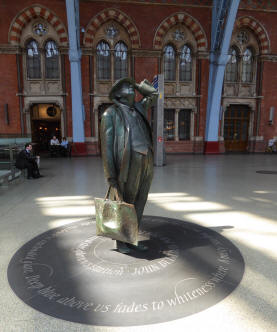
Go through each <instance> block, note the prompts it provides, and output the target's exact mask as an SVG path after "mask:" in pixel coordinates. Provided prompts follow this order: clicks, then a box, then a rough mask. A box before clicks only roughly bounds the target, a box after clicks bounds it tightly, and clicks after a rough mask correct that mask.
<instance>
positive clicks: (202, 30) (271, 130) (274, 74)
mask: <svg viewBox="0 0 277 332" xmlns="http://www.w3.org/2000/svg"><path fill="white" fill-rule="evenodd" d="M211 3H212V1H201V0H189V1H185V2H184V1H181V0H180V1H179V0H178V1H174V4H172V2H171V1H169V0H168V1H163V2H161V1H158V0H154V1H148V0H145V1H141V2H138V1H128V0H119V1H82V0H80V26H81V27H82V30H81V32H80V37H81V38H80V39H81V47H82V53H83V56H82V62H81V66H82V83H83V84H82V87H83V102H84V107H85V117H86V119H85V137H86V141H87V145H88V147H87V150H88V153H89V154H99V151H100V150H99V149H100V147H99V142H98V121H99V120H98V119H99V117H100V116H101V114H100V113H101V111H100V109H101V105H106V104H108V103H109V100H108V90H109V88H110V86H111V84H112V83H113V82H112V81H110V82H104V83H105V84H106V85H105V84H102V83H103V82H100V81H99V80H98V79H97V77H96V57H95V54H96V52H95V38H100V37H99V31H100V29H101V27H103V26H104V25H107V24H109V22H114V23H115V25H116V27H118V28H119V29H121V30H120V31H121V33H122V34H123V35H124V38H125V39H126V43H127V45H129V53H128V56H129V74H130V76H133V77H135V79H136V81H141V80H143V79H144V78H147V79H148V80H150V81H151V80H152V78H153V76H154V75H156V74H158V73H160V72H162V71H163V66H162V59H163V47H164V39H165V38H168V36H169V35H170V34H171V33H172V32H171V31H173V30H172V29H174V27H184V29H185V30H184V31H185V35H186V36H187V37H188V36H190V38H191V40H192V42H191V43H192V45H195V48H193V57H194V58H195V60H194V67H193V70H194V74H193V82H192V86H191V87H189V88H190V89H191V90H189V91H190V92H182V89H189V88H188V86H181V84H179V85H178V83H176V86H174V85H172V87H171V86H168V89H169V88H170V89H171V88H172V89H173V90H172V91H174V92H170V93H169V92H168V93H167V95H166V96H165V97H166V98H168V102H169V103H168V104H169V105H175V106H174V107H176V108H178V109H179V110H180V109H183V108H184V109H187V108H191V109H192V112H193V124H192V125H193V127H192V133H191V138H190V140H186V141H181V140H178V139H176V140H175V141H168V142H166V151H167V152H168V153H202V152H203V149H204V141H205V126H206V108H207V97H208V91H207V89H208V79H209V59H208V56H209V45H210V33H211V31H210V28H211ZM271 3H272V2H271ZM274 6H275V5H274V4H273V5H271V6H269V3H268V2H267V1H263V2H261V1H254V0H253V1H244V0H243V1H241V4H240V9H239V12H238V16H237V20H236V23H235V28H234V31H239V30H240V29H246V30H247V31H249V32H250V33H252V34H253V36H255V38H256V40H257V45H258V48H259V50H258V54H256V58H257V67H258V66H260V68H262V71H261V73H259V71H258V69H257V82H256V83H255V84H256V88H255V89H256V91H254V92H253V94H252V95H251V96H250V95H243V94H242V95H241V96H240V95H236V94H235V93H234V94H233V95H231V96H228V98H229V99H230V101H228V102H226V105H233V104H234V105H236V104H244V103H245V104H247V105H250V108H251V112H252V113H251V117H250V119H251V120H250V121H252V122H251V123H250V124H249V132H250V136H251V137H249V142H248V147H247V151H249V152H262V151H264V149H265V145H266V142H267V141H268V139H270V138H272V137H277V119H276V117H277V114H275V118H274V119H273V123H269V121H268V120H269V113H270V109H272V108H273V107H274V108H275V109H276V112H277V94H276V92H275V82H276V79H277V35H276V33H275V22H276V19H277V8H275V7H274ZM265 10H266V11H265ZM0 11H1V14H2V17H5V19H3V20H1V21H0V72H1V80H2V83H3V84H1V85H0V110H1V111H0V138H1V137H2V138H3V137H13V136H14V137H15V136H31V135H32V132H31V131H32V126H31V121H32V119H31V118H32V113H31V111H30V109H31V107H32V105H33V104H34V103H45V104H51V103H53V104H55V105H58V106H59V107H60V108H61V110H62V114H63V117H62V118H61V121H63V122H64V123H63V125H61V128H62V130H63V133H62V134H63V135H66V136H68V137H72V123H71V121H72V115H71V83H70V63H69V59H68V46H69V45H68V34H67V18H66V7H65V1H58V0H47V1H46V0H38V1H32V0H27V1H24V4H22V1H20V0H14V1H12V2H10V3H8V1H2V2H1V3H0ZM40 20H41V21H45V22H46V23H47V24H48V25H49V26H51V31H52V34H53V36H56V37H55V38H56V39H55V38H54V37H53V38H54V39H55V41H56V42H57V44H58V47H59V50H60V57H61V58H62V57H63V58H64V71H63V72H61V75H62V77H61V79H60V82H57V86H61V88H59V89H57V90H55V88H52V90H51V91H52V92H47V91H46V90H45V89H44V88H41V90H34V91H36V92H35V93H34V94H33V93H32V91H33V90H27V88H26V83H28V84H29V82H28V80H26V66H25V65H24V63H25V62H24V57H25V53H24V42H23V39H22V38H23V36H24V33H25V34H26V27H27V26H28V24H29V25H30V23H32V22H37V21H40ZM49 31H50V28H49ZM27 37H28V36H27ZM27 37H26V38H27ZM24 38H25V37H24ZM24 40H25V39H24ZM18 64H19V68H18ZM18 74H19V75H20V77H21V81H20V83H21V84H18V79H19V78H18ZM62 82H63V84H62ZM34 83H35V82H34ZM50 83H51V82H50ZM50 83H49V82H46V83H45V86H48V85H49V84H50ZM24 84H25V85H24ZM51 84H53V82H52V83H51ZM55 84H56V83H55ZM59 84H60V85H59ZM20 85H21V86H22V94H20V93H21V92H20V91H19V88H20ZM53 86H54V85H53ZM34 87H35V84H34ZM30 89H31V88H30ZM33 89H35V88H33ZM174 89H175V90H174ZM178 89H179V90H178ZM28 91H29V92H28ZM30 91H31V92H30ZM38 91H39V92H38ZM40 91H42V92H40ZM45 91H46V92H45ZM180 91H181V92H180ZM184 91H185V90H184ZM182 93H184V94H183V95H182ZM20 96H21V97H20ZM170 103H171V104H170ZM174 103H175V104H174ZM6 104H8V112H9V123H6V120H5V114H4V112H3V110H4V107H5V105H6ZM222 104H223V105H224V102H223V103H222ZM188 105H191V106H188ZM170 107H173V106H170ZM170 107H169V108H170ZM226 107H227V106H226ZM224 110H225V109H224ZM20 112H22V117H23V120H24V127H23V128H21V114H20ZM222 121H224V120H222ZM257 125H258V128H257ZM223 127H224V122H223V123H222V126H221V134H220V133H219V136H223V135H224V133H223V132H224V130H223V129H222V128H223ZM219 146H220V151H221V153H224V152H225V146H224V141H223V139H221V140H220V144H219Z"/></svg>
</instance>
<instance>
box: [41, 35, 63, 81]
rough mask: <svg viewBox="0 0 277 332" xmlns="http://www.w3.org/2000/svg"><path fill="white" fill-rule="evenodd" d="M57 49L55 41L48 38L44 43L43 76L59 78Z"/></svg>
mask: <svg viewBox="0 0 277 332" xmlns="http://www.w3.org/2000/svg"><path fill="white" fill-rule="evenodd" d="M59 77H60V71H59V51H58V48H57V45H56V43H55V42H54V41H53V40H49V41H48V42H47V43H46V44H45V78H48V79H49V78H59Z"/></svg>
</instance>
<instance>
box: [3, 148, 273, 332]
mask: <svg viewBox="0 0 277 332" xmlns="http://www.w3.org/2000/svg"><path fill="white" fill-rule="evenodd" d="M256 171H275V172H276V174H261V173H256ZM41 173H42V174H43V175H45V177H43V178H40V179H37V180H27V179H21V180H20V181H19V182H17V183H14V184H11V185H10V186H9V188H7V189H6V188H0V197H1V198H0V332H41V331H42V332H62V331H66V332H71V331H72V332H90V331H96V332H102V331H107V332H108V331H109V332H114V331H116V332H117V331H120V332H121V331H122V332H125V331H142V332H143V331H149V332H150V331H151V332H152V331H174V332H177V331H182V332H183V331H189V332H193V331H199V332H201V331H203V332H204V331H205V332H208V331H212V332H219V331H225V332H229V331H232V332H246V331H249V332H250V331H251V332H255V331H257V332H262V331H264V332H273V331H277V155H264V154H261V155H221V156H216V155H211V156H203V155H171V156H167V165H166V166H164V167H160V168H155V175H154V179H153V183H152V187H151V191H150V194H149V199H148V203H147V206H146V208H145V214H146V215H152V216H163V217H170V218H175V219H179V220H183V221H188V222H193V223H196V224H199V225H202V226H204V227H208V228H211V229H213V230H215V231H217V232H220V233H221V234H222V235H223V236H224V237H226V238H227V239H229V240H230V241H232V243H233V244H234V245H235V246H236V247H237V248H238V249H239V250H240V252H241V254H242V256H243V258H244V261H245V272H244V275H243V278H242V281H241V283H240V284H239V285H238V287H237V288H236V289H235V290H234V291H233V292H232V293H231V294H230V295H229V296H228V297H226V298H225V299H224V300H222V301H221V302H219V303H217V304H216V305H214V306H211V307H209V308H208V309H206V310H204V311H201V312H199V313H197V314H194V315H191V316H187V317H185V318H182V319H178V320H175V321H170V322H166V323H162V324H155V325H144V326H135V327H116V328H115V327H94V326H89V325H82V324H77V323H72V322H68V321H64V320H61V319H56V318H53V317H50V316H48V315H45V314H43V313H40V312H38V311H36V310H34V309H33V308H31V307H29V306H28V305H26V304H25V303H24V302H22V301H21V300H20V299H19V298H18V297H17V296H16V295H15V293H14V292H13V291H12V289H11V288H10V286H9V283H8V279H7V268H8V264H9V262H10V260H11V258H12V256H13V255H14V253H15V252H16V251H17V250H18V249H19V248H20V247H21V246H23V245H24V244H25V243H26V242H28V241H29V240H31V239H32V238H34V237H35V236H37V235H39V234H41V233H43V232H45V231H47V230H49V229H52V228H56V227H59V226H62V225H66V224H70V223H74V222H77V221H79V220H82V219H83V220H87V219H88V218H91V216H92V215H93V214H94V212H95V210H94V203H93V198H94V197H95V196H96V197H103V196H104V194H105V191H106V185H105V181H104V176H103V170H102V162H101V159H100V158H98V157H88V158H72V159H67V158H56V159H42V160H41Z"/></svg>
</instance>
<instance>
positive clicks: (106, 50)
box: [96, 41, 111, 80]
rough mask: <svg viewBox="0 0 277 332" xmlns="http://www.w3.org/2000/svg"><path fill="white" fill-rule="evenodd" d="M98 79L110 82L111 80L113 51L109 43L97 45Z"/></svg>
mask: <svg viewBox="0 0 277 332" xmlns="http://www.w3.org/2000/svg"><path fill="white" fill-rule="evenodd" d="M96 49H97V79H99V80H108V79H110V78H111V51H110V46H109V44H108V43H107V42H105V41H101V42H100V43H98V44H97V47H96Z"/></svg>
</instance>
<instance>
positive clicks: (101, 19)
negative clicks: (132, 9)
mask: <svg viewBox="0 0 277 332" xmlns="http://www.w3.org/2000/svg"><path fill="white" fill-rule="evenodd" d="M109 20H114V21H116V22H118V23H119V24H121V25H122V26H123V27H124V28H125V29H126V31H127V32H128V35H129V37H130V40H131V45H132V48H133V49H136V48H140V37H139V32H138V29H137V27H136V26H135V24H134V22H133V21H132V20H131V18H130V17H128V16H127V15H126V14H125V13H123V12H122V11H120V10H118V9H115V8H108V9H105V10H103V11H102V12H100V13H98V14H97V15H96V16H94V17H93V18H92V19H91V20H90V22H89V24H88V25H87V28H86V31H85V34H84V40H83V43H84V46H85V47H92V44H93V39H94V37H95V34H96V32H97V30H98V29H99V28H100V26H101V25H103V24H104V23H106V22H107V21H109Z"/></svg>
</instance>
